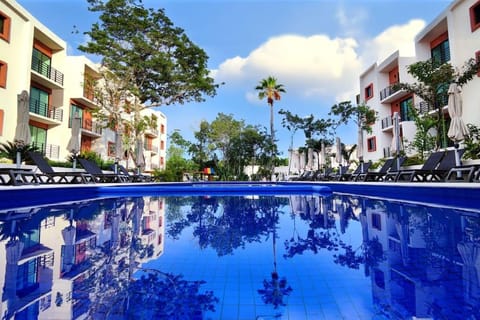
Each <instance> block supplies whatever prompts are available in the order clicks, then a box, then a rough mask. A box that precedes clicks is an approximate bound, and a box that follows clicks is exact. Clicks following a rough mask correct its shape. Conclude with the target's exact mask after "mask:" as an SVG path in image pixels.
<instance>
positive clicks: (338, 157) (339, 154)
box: [335, 137, 343, 174]
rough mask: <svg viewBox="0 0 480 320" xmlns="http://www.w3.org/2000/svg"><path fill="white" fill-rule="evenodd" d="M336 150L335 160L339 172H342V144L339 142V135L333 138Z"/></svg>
mask: <svg viewBox="0 0 480 320" xmlns="http://www.w3.org/2000/svg"><path fill="white" fill-rule="evenodd" d="M335 143H336V145H337V146H336V147H337V151H336V153H335V160H336V161H337V163H338V166H339V170H340V174H343V172H342V144H341V142H340V137H337V138H336V140H335Z"/></svg>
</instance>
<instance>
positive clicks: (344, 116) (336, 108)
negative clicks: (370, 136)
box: [328, 101, 377, 162]
mask: <svg viewBox="0 0 480 320" xmlns="http://www.w3.org/2000/svg"><path fill="white" fill-rule="evenodd" d="M328 114H329V115H335V116H339V118H338V119H337V121H336V123H335V124H334V125H333V126H332V127H333V128H334V131H335V130H336V128H337V127H338V126H339V125H341V124H345V125H346V124H348V123H349V122H350V121H353V122H354V123H355V124H356V126H357V129H358V142H359V143H358V145H357V148H360V147H361V146H360V145H361V144H363V131H366V132H368V133H371V132H372V128H371V124H372V123H375V121H376V119H377V112H376V111H375V110H373V109H371V108H370V107H369V106H367V105H366V104H364V103H362V104H359V105H353V104H352V102H351V101H343V102H340V103H338V104H335V105H333V106H332V108H331V109H330V112H329V113H328ZM359 160H360V162H363V156H362V155H359Z"/></svg>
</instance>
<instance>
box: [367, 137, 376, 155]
mask: <svg viewBox="0 0 480 320" xmlns="http://www.w3.org/2000/svg"><path fill="white" fill-rule="evenodd" d="M367 148H368V149H367V150H368V151H369V152H372V151H376V150H377V142H376V138H375V137H372V138H368V139H367Z"/></svg>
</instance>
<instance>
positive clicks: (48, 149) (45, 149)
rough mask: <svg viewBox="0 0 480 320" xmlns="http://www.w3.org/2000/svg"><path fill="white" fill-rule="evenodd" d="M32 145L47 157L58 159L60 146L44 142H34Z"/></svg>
mask: <svg viewBox="0 0 480 320" xmlns="http://www.w3.org/2000/svg"><path fill="white" fill-rule="evenodd" d="M33 145H34V146H35V147H37V148H38V150H39V151H40V152H41V153H42V154H43V155H45V157H47V158H48V159H58V158H59V157H60V146H59V145H56V144H45V143H39V142H34V143H33Z"/></svg>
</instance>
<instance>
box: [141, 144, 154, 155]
mask: <svg viewBox="0 0 480 320" xmlns="http://www.w3.org/2000/svg"><path fill="white" fill-rule="evenodd" d="M143 149H144V150H145V151H150V152H151V153H152V154H158V147H157V146H149V145H146V144H144V145H143Z"/></svg>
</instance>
